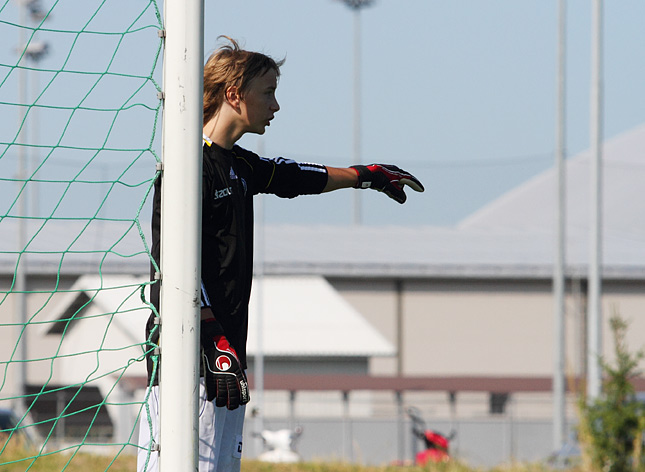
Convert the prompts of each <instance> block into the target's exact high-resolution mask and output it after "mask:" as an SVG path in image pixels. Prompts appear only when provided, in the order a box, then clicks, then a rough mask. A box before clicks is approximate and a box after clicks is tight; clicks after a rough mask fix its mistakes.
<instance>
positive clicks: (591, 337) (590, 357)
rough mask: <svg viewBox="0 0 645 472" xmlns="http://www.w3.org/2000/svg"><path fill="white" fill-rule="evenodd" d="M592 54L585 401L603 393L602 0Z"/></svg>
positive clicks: (598, 3)
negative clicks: (589, 236)
mask: <svg viewBox="0 0 645 472" xmlns="http://www.w3.org/2000/svg"><path fill="white" fill-rule="evenodd" d="M592 9H593V11H592V37H591V41H592V54H591V106H590V112H591V113H590V115H591V116H590V139H591V182H590V184H591V198H590V202H591V215H590V216H591V218H590V229H591V245H590V247H591V252H590V257H589V295H588V297H589V302H588V308H587V310H588V314H587V317H588V323H587V325H588V334H587V336H588V339H587V366H588V367H587V398H588V400H590V401H591V400H593V399H595V398H598V397H599V396H600V393H601V391H602V369H601V365H600V358H599V356H600V355H601V354H602V306H601V283H602V282H601V277H602V276H601V265H602V168H601V166H602V96H603V90H602V88H603V85H602V67H603V65H602V0H594V2H593V7H592Z"/></svg>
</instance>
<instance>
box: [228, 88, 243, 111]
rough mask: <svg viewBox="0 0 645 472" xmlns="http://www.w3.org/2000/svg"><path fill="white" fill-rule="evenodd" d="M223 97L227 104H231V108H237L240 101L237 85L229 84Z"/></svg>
mask: <svg viewBox="0 0 645 472" xmlns="http://www.w3.org/2000/svg"><path fill="white" fill-rule="evenodd" d="M225 98H226V101H227V102H228V103H229V105H231V106H232V107H233V108H235V109H238V108H239V107H240V101H241V100H242V97H241V96H240V91H239V89H238V88H237V86H235V85H231V86H230V87H229V88H227V89H226V94H225Z"/></svg>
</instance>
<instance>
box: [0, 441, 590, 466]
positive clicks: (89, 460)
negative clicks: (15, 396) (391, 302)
mask: <svg viewBox="0 0 645 472" xmlns="http://www.w3.org/2000/svg"><path fill="white" fill-rule="evenodd" d="M0 471H2V472H26V471H30V472H57V471H61V472H62V471H65V472H134V471H136V457H134V456H133V455H131V454H119V455H118V456H117V457H116V458H115V457H114V455H111V456H102V455H95V454H88V453H77V454H74V450H68V451H57V452H53V453H50V454H45V455H42V456H40V457H37V454H35V453H34V452H33V451H26V450H25V449H23V448H21V447H18V446H13V445H11V444H10V445H9V446H8V447H7V448H6V449H5V450H4V452H3V453H2V455H0ZM242 471H243V472H428V471H432V472H551V470H550V469H548V468H547V467H545V466H543V465H540V464H516V465H513V466H508V467H496V468H493V469H487V470H486V469H476V468H472V467H469V466H467V465H465V464H462V463H460V462H457V461H452V462H448V463H443V464H432V465H429V466H428V467H426V468H422V467H416V466H395V465H390V466H362V465H356V464H342V463H329V462H311V463H300V464H271V463H266V462H259V461H252V460H243V461H242ZM569 472H579V471H578V470H574V469H571V470H570V471H569Z"/></svg>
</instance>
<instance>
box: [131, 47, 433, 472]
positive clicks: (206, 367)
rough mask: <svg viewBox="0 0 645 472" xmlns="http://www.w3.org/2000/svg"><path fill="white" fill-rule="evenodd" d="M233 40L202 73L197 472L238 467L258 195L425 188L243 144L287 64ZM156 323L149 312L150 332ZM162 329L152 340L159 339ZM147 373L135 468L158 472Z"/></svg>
mask: <svg viewBox="0 0 645 472" xmlns="http://www.w3.org/2000/svg"><path fill="white" fill-rule="evenodd" d="M227 39H228V41H229V44H227V45H225V46H223V47H221V48H219V49H218V50H217V51H215V53H213V55H212V56H211V57H210V58H209V59H208V61H207V62H206V65H205V67H204V128H203V133H204V148H203V149H204V152H203V197H202V284H201V287H202V300H201V303H202V310H201V313H202V323H201V345H202V349H201V379H200V407H199V411H200V418H199V437H200V439H199V470H200V472H206V471H213V472H214V471H239V470H240V458H241V453H242V427H243V422H244V411H245V405H246V404H247V403H248V402H249V399H250V397H249V387H248V383H247V380H246V374H245V369H246V338H247V328H248V303H249V298H250V293H251V281H252V276H253V196H254V195H256V194H258V193H271V194H275V195H277V196H279V197H284V198H293V197H296V196H298V195H305V194H320V193H323V192H330V191H333V190H338V189H341V188H352V187H353V188H359V189H368V188H371V189H374V190H378V191H380V192H383V193H385V194H386V195H387V196H389V197H390V198H392V199H394V200H396V201H397V202H399V203H404V202H405V200H406V195H405V193H404V191H403V188H404V186H405V185H408V186H409V187H410V188H412V189H413V190H415V191H417V192H423V190H424V189H423V185H422V184H421V182H419V180H417V179H416V178H415V177H414V176H413V175H411V174H410V173H408V172H406V171H404V170H401V169H399V168H398V167H396V166H392V165H382V164H372V165H367V166H352V167H347V168H338V167H327V166H323V165H320V164H304V163H297V162H294V161H292V160H288V159H283V158H276V159H267V158H264V157H260V156H258V155H256V154H254V153H253V152H250V151H247V150H245V149H242V148H241V147H239V146H237V145H236V142H237V141H238V140H239V139H240V138H241V137H242V136H243V135H244V134H246V133H255V134H263V133H264V132H265V129H266V127H267V126H269V125H270V122H271V120H273V118H274V117H275V114H276V112H277V111H278V110H279V109H280V106H279V105H278V102H277V100H276V97H275V91H276V87H277V84H278V77H279V75H280V66H281V65H282V63H283V61H275V60H274V59H272V58H271V57H268V56H266V55H264V54H260V53H256V52H250V51H245V50H242V49H240V48H239V46H238V44H237V43H236V42H235V41H234V40H232V39H230V38H227ZM160 190H161V179H158V180H157V182H156V184H155V197H154V204H153V217H152V236H153V246H152V255H153V257H154V258H155V260H156V261H159V246H160V234H159V231H160V220H161V212H160V205H161V192H160ZM152 289H153V290H152V294H151V298H152V302H153V303H154V304H155V306H156V307H158V306H159V284H154V285H153V286H152ZM153 327H154V314H151V315H150V318H149V320H148V323H147V326H146V335H147V336H150V333H151V332H153V330H152V329H153ZM157 333H158V331H155V332H154V335H153V336H152V341H153V342H155V343H157V342H158V335H157ZM161 361H163V357H162V359H161ZM157 371H158V370H157ZM151 372H152V362H151V360H150V358H149V359H148V375H149V382H150V386H151V388H152V391H151V394H150V396H149V407H150V413H151V418H150V421H151V422H152V424H143V425H142V426H141V428H140V441H139V443H140V446H141V449H140V452H139V463H138V470H139V472H143V471H144V470H147V471H156V470H157V462H158V453H157V452H156V451H154V448H153V452H152V453H151V456H150V459H149V461H148V467H147V469H146V468H145V462H146V456H147V453H148V450H149V449H150V448H151V442H152V441H155V440H157V439H158V438H157V435H158V424H157V421H158V386H157V385H158V379H157V378H152V374H151ZM178 408H179V406H178ZM144 421H145V420H144ZM150 431H152V433H153V434H152V438H151V437H150Z"/></svg>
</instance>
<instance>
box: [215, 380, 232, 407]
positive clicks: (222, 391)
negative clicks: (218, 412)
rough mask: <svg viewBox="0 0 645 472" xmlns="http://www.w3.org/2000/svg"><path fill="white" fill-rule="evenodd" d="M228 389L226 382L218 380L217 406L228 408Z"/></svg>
mask: <svg viewBox="0 0 645 472" xmlns="http://www.w3.org/2000/svg"><path fill="white" fill-rule="evenodd" d="M228 397H229V395H228V388H227V386H226V380H224V379H217V396H216V397H215V406H219V407H222V406H227V405H228Z"/></svg>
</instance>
